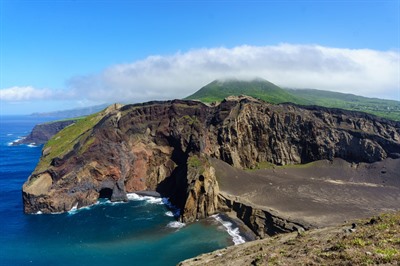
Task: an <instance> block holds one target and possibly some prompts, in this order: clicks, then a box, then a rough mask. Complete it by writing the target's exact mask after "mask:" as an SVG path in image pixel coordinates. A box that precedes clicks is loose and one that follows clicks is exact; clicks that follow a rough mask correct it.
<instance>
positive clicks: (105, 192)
mask: <svg viewBox="0 0 400 266" xmlns="http://www.w3.org/2000/svg"><path fill="white" fill-rule="evenodd" d="M112 193H113V191H112V189H111V188H102V189H101V190H100V192H99V199H109V200H111V196H112Z"/></svg>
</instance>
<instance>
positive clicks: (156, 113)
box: [23, 96, 400, 237]
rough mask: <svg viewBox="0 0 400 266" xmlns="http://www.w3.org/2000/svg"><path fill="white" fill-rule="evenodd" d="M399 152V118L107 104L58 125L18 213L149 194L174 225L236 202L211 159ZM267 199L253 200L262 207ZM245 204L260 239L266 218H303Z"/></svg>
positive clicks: (370, 157) (227, 106) (289, 108)
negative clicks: (170, 208) (173, 211)
mask: <svg viewBox="0 0 400 266" xmlns="http://www.w3.org/2000/svg"><path fill="white" fill-rule="evenodd" d="M399 151H400V125H399V123H398V122H394V121H390V120H386V119H382V118H378V117H375V116H373V115H368V114H365V113H358V112H351V111H344V110H340V109H329V108H320V107H300V106H296V105H292V104H279V105H272V104H268V103H266V102H263V101H260V100H256V99H253V98H251V97H247V96H240V97H230V98H227V99H225V100H224V101H222V102H221V103H220V104H219V105H215V106H207V105H205V104H203V103H200V102H196V101H185V100H173V101H165V102H148V103H144V104H135V105H125V106H121V105H112V106H110V107H108V108H107V109H105V110H104V111H102V112H100V113H97V114H94V115H91V116H88V117H87V118H85V119H82V120H79V121H77V122H76V123H75V124H74V125H71V126H68V127H67V128H65V129H64V130H62V131H60V132H59V133H57V134H56V135H55V136H54V137H53V138H52V139H51V140H50V141H49V142H48V143H47V144H46V145H45V146H44V147H43V152H42V157H41V159H40V162H39V163H38V165H37V167H36V169H35V171H34V172H33V173H32V175H31V176H30V177H29V178H28V180H27V181H26V182H25V184H24V186H23V201H24V211H25V212H26V213H36V212H39V211H40V212H43V213H54V212H65V211H69V210H70V209H71V208H73V207H77V208H80V207H83V206H87V205H90V204H94V203H95V202H96V201H97V200H98V199H99V198H109V199H110V200H111V201H121V200H127V196H126V193H129V192H135V191H144V190H155V191H158V192H159V193H161V195H163V196H166V197H169V198H170V200H171V202H172V203H173V204H174V205H175V206H177V207H178V208H179V209H180V210H181V217H180V219H181V220H182V221H183V222H192V221H194V220H196V219H200V218H204V217H207V216H209V215H211V214H213V213H216V212H219V211H228V210H232V209H234V210H235V206H237V204H239V205H240V204H244V205H246V204H245V203H244V202H237V200H235V196H237V195H235V193H236V192H235V191H234V190H232V189H231V191H233V192H232V194H230V193H228V192H229V185H227V184H230V183H232V184H233V183H235V180H234V179H231V180H228V179H227V178H228V177H224V178H222V179H221V178H220V177H219V175H221V174H218V171H217V170H219V169H218V168H219V165H220V164H216V163H215V161H214V160H218V161H220V162H223V163H225V164H227V165H229V167H232V168H234V169H241V170H243V171H244V170H246V171H249V169H257V168H259V167H260V165H265V164H272V165H281V166H287V165H303V164H306V163H310V162H315V161H319V160H327V161H333V160H334V159H337V158H340V159H342V160H344V161H346V162H348V163H350V165H352V164H355V165H358V164H361V163H366V164H368V165H369V164H371V163H374V162H380V161H383V160H385V159H393V160H396V161H398V158H399V157H400V154H399ZM389 172H390V169H389ZM227 180H228V181H227ZM240 182H242V181H240ZM247 182H248V185H251V184H252V183H253V181H252V180H251V179H248V180H247ZM246 187H247V185H246V184H245V185H244V186H243V189H244V190H243V191H245V188H246ZM311 191H312V190H311ZM248 192H249V193H253V192H252V191H248ZM254 193H256V192H254ZM247 196H248V195H247ZM366 197H367V196H366ZM242 198H243V197H242ZM267 198H268V197H267V195H266V197H265V199H264V200H263V201H262V202H261V201H260V202H258V203H262V204H263V206H264V207H265V206H267V205H268V204H269V203H268V202H269V201H268V200H267ZM247 199H249V200H250V201H252V199H253V200H254V198H252V197H247ZM310 200H311V201H312V200H313V198H312V197H311V199H310ZM397 200H398V199H397ZM271 202H272V201H271ZM250 203H251V204H248V205H246V206H247V207H249V208H250V209H251V210H252V212H250V213H248V216H246V215H247V214H245V215H244V216H243V217H241V219H242V220H244V221H246V219H248V220H249V222H248V223H247V224H248V225H249V226H250V227H251V228H252V229H253V231H255V232H256V233H257V234H258V235H259V236H261V237H262V236H263V235H264V234H267V233H268V230H269V229H268V228H266V227H265V225H266V224H267V222H268V221H269V220H271V219H272V220H274V219H275V220H274V221H277V222H276V223H275V224H282V226H281V229H279V226H278V227H277V228H278V229H279V230H281V231H293V230H296V228H298V227H306V228H309V227H310V226H311V225H310V226H308V225H307V224H308V223H310V224H312V223H311V221H310V220H307V221H301V222H302V223H299V222H298V221H297V220H298V219H297V217H292V216H291V215H284V216H285V218H283V219H281V218H280V217H278V215H277V214H276V213H274V212H273V210H272V212H268V211H267V210H266V209H265V208H264V209H263V208H261V210H258V209H257V208H256V207H255V206H259V204H257V202H250ZM235 204H236V205H235ZM280 211H281V212H282V213H284V211H285V209H284V208H283V209H281V210H280ZM261 212H262V213H261ZM259 214H261V215H259ZM274 217H275V218H274ZM304 224H306V225H304ZM279 230H277V232H278V231H279Z"/></svg>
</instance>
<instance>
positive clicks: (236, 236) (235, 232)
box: [212, 214, 246, 245]
mask: <svg viewBox="0 0 400 266" xmlns="http://www.w3.org/2000/svg"><path fill="white" fill-rule="evenodd" d="M212 217H213V218H214V219H215V220H217V221H218V222H220V223H221V224H222V225H223V226H224V227H225V229H226V231H227V232H228V234H229V235H230V236H231V237H232V240H233V243H235V245H239V244H243V243H244V242H246V241H245V240H244V238H243V237H242V236H241V235H240V231H239V228H238V227H235V228H233V224H232V223H231V222H228V221H224V220H223V219H222V218H221V216H220V215H219V214H215V215H212Z"/></svg>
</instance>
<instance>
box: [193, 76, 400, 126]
mask: <svg viewBox="0 0 400 266" xmlns="http://www.w3.org/2000/svg"><path fill="white" fill-rule="evenodd" d="M231 95H233V96H238V95H248V96H252V97H254V98H258V99H261V100H264V101H266V102H270V103H275V104H278V103H283V102H291V103H295V104H300V105H318V106H324V107H333V108H341V109H346V110H352V111H361V112H366V113H370V114H374V115H377V116H381V117H384V118H388V119H391V120H396V121H400V102H398V101H393V100H383V99H377V98H367V97H362V96H357V95H353V94H345V93H339V92H331V91H323V90H314V89H282V88H280V87H279V86H277V85H275V84H273V83H271V82H269V81H266V80H263V79H255V80H252V81H240V80H234V79H232V80H226V81H220V80H215V81H213V82H211V83H210V84H208V85H206V86H204V87H203V88H201V89H200V90H198V91H197V92H195V93H194V94H192V95H190V96H188V97H187V98H186V99H192V100H200V101H202V102H205V103H211V102H220V101H222V100H223V99H224V98H226V97H228V96H231Z"/></svg>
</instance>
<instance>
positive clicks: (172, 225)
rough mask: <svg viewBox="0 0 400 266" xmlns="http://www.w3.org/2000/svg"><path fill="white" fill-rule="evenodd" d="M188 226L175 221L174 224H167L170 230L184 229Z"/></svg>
mask: <svg viewBox="0 0 400 266" xmlns="http://www.w3.org/2000/svg"><path fill="white" fill-rule="evenodd" d="M185 225H186V224H184V223H181V222H178V221H173V222H169V223H168V224H167V227H169V228H178V229H179V228H182V227H184V226H185Z"/></svg>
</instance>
